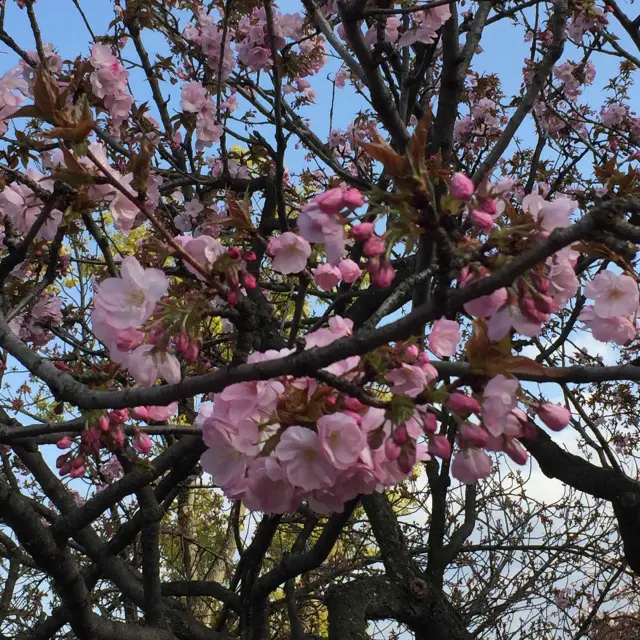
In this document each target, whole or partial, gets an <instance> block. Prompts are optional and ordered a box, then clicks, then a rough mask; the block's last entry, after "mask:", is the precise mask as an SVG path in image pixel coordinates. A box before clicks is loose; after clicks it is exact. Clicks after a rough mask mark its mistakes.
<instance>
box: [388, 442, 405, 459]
mask: <svg viewBox="0 0 640 640" xmlns="http://www.w3.org/2000/svg"><path fill="white" fill-rule="evenodd" d="M401 453H402V449H401V448H400V447H399V446H398V445H397V444H396V443H395V442H394V441H393V439H392V438H387V440H386V441H385V443H384V454H385V456H387V459H388V460H397V459H398V458H399V457H400V454H401Z"/></svg>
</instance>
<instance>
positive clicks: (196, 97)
mask: <svg viewBox="0 0 640 640" xmlns="http://www.w3.org/2000/svg"><path fill="white" fill-rule="evenodd" d="M206 102H207V91H206V89H205V88H204V87H203V86H202V85H201V84H200V83H199V82H186V83H185V84H183V85H182V99H181V101H180V107H181V108H182V110H183V111H187V112H189V113H199V112H200V111H202V109H203V108H204V105H205V104H206Z"/></svg>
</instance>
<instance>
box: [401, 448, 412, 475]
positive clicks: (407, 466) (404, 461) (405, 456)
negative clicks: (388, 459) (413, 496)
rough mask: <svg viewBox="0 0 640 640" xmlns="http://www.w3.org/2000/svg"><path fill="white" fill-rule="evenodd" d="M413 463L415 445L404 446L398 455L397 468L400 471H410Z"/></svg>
mask: <svg viewBox="0 0 640 640" xmlns="http://www.w3.org/2000/svg"><path fill="white" fill-rule="evenodd" d="M415 463H416V448H415V447H406V448H405V449H403V450H402V451H401V452H400V457H399V458H398V469H400V471H402V473H411V469H413V465H414V464H415Z"/></svg>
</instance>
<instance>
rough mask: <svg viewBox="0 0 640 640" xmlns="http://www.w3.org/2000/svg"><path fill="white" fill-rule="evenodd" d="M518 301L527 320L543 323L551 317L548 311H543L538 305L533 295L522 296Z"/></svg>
mask: <svg viewBox="0 0 640 640" xmlns="http://www.w3.org/2000/svg"><path fill="white" fill-rule="evenodd" d="M518 302H519V306H520V311H521V312H522V315H523V316H524V317H525V318H526V319H527V320H530V321H531V322H535V323H541V322H546V321H547V320H548V319H549V316H548V315H547V314H546V313H543V312H542V311H540V310H539V309H538V308H537V307H536V304H535V302H534V300H533V297H532V296H530V295H529V294H527V295H525V296H522V297H521V298H520V300H519V301H518Z"/></svg>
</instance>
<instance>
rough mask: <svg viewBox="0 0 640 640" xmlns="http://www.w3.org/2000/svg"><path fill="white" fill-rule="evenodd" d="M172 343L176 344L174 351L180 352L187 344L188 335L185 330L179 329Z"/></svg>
mask: <svg viewBox="0 0 640 640" xmlns="http://www.w3.org/2000/svg"><path fill="white" fill-rule="evenodd" d="M173 343H174V344H175V346H176V351H178V353H182V352H183V351H185V350H186V348H187V347H188V346H189V336H188V335H187V333H186V332H185V331H181V332H180V333H179V334H178V335H177V336H176V337H175V338H174V339H173Z"/></svg>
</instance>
